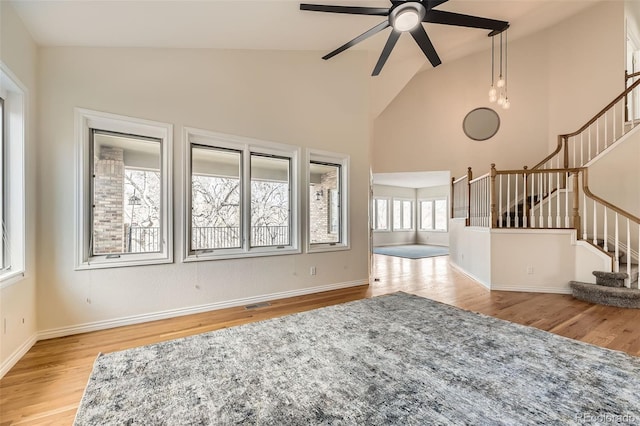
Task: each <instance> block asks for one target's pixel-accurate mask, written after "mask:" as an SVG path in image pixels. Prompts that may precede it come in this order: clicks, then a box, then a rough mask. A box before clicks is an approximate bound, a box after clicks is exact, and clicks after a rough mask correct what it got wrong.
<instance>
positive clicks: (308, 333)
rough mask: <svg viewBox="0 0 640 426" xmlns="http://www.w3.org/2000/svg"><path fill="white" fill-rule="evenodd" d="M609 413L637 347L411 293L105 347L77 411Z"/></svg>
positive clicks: (368, 419) (475, 420) (636, 367)
mask: <svg viewBox="0 0 640 426" xmlns="http://www.w3.org/2000/svg"><path fill="white" fill-rule="evenodd" d="M605 423H607V424H611V423H614V424H615V423H622V424H638V423H640V358H635V357H631V356H628V355H626V354H624V353H621V352H615V351H611V350H607V349H602V348H599V347H596V346H591V345H587V344H584V343H581V342H577V341H573V340H570V339H566V338H563V337H560V336H556V335H553V334H551V333H547V332H544V331H540V330H537V329H534V328H530V327H525V326H521V325H517V324H512V323H509V322H506V321H502V320H498V319H495V318H490V317H486V316H484V315H479V314H475V313H472V312H468V311H464V310H461V309H458V308H454V307H451V306H447V305H443V304H440V303H437V302H434V301H431V300H429V299H425V298H421V297H417V296H412V295H408V294H405V293H395V294H392V295H387V296H380V297H376V298H373V299H366V300H359V301H356V302H351V303H346V304H342V305H337V306H331V307H327V308H322V309H317V310H314V311H309V312H304V313H300V314H295V315H290V316H286V317H282V318H276V319H271V320H267V321H262V322H258V323H253V324H247V325H242V326H238V327H233V328H229V329H224V330H219V331H215V332H211V333H206V334H200V335H196V336H192V337H187V338H183V339H178V340H173V341H168V342H163V343H158V344H154V345H149V346H143V347H139V348H135V349H130V350H126V351H121V352H115V353H110V354H107V355H103V356H100V357H98V359H97V360H96V362H95V366H94V369H93V372H92V374H91V377H90V379H89V383H88V385H87V388H86V390H85V395H84V397H83V398H82V402H81V404H80V407H79V409H78V413H77V416H76V422H75V424H76V425H107V424H108V425H113V424H126V425H143V424H144V425H149V424H151V425H154V424H164V425H187V424H188V425H193V424H202V425H207V424H216V425H228V424H259V425H306V424H333V425H343V424H344V425H352V424H366V425H382V424H401V425H431V424H443V425H444V424H474V425H486V424H507V425H525V424H545V425H549V424H556V425H567V424H569V425H570V424H605Z"/></svg>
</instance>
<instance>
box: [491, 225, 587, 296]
mask: <svg viewBox="0 0 640 426" xmlns="http://www.w3.org/2000/svg"><path fill="white" fill-rule="evenodd" d="M573 234H574V232H573V231H571V230H546V229H540V230H516V229H514V230H503V229H494V230H492V231H491V289H492V290H511V291H535V292H545V293H571V288H570V287H569V281H572V280H575V268H574V265H575V264H576V254H575V245H574V242H575V237H574V236H573Z"/></svg>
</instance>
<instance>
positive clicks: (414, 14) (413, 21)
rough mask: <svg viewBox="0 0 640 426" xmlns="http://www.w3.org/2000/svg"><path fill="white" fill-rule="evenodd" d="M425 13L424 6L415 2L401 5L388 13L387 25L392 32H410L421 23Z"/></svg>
mask: <svg viewBox="0 0 640 426" xmlns="http://www.w3.org/2000/svg"><path fill="white" fill-rule="evenodd" d="M425 13H426V11H425V9H424V6H422V4H420V3H416V2H408V3H403V4H400V5H399V6H397V7H396V8H394V9H393V10H392V11H391V13H389V23H390V24H391V26H392V27H393V29H394V30H396V31H400V32H406V31H411V30H412V29H414V28H415V27H417V26H418V25H420V22H422V18H424V15H425Z"/></svg>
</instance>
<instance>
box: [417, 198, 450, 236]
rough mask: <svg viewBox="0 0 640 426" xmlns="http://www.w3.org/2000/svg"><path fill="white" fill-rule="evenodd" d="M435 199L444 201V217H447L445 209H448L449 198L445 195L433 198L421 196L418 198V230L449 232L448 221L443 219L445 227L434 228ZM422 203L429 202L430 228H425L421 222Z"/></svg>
mask: <svg viewBox="0 0 640 426" xmlns="http://www.w3.org/2000/svg"><path fill="white" fill-rule="evenodd" d="M436 201H444V202H445V204H446V205H445V217H446V219H448V217H447V213H446V212H447V211H448V209H449V200H448V199H447V197H433V198H422V199H420V200H418V212H419V214H418V218H419V219H420V223H419V224H418V226H419V228H418V230H419V231H422V232H449V224H448V223H449V221H448V220H446V221H445V223H446V224H445V229H436ZM422 203H431V229H426V228H425V227H424V226H423V223H422Z"/></svg>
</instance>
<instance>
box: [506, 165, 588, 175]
mask: <svg viewBox="0 0 640 426" xmlns="http://www.w3.org/2000/svg"><path fill="white" fill-rule="evenodd" d="M582 169H583V167H575V168H571V169H537V170H530V169H522V170H496V174H498V175H517V174H521V175H522V174H524V175H532V174H536V173H537V174H543V173H574V172H579V171H581V170H582Z"/></svg>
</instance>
